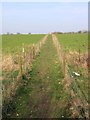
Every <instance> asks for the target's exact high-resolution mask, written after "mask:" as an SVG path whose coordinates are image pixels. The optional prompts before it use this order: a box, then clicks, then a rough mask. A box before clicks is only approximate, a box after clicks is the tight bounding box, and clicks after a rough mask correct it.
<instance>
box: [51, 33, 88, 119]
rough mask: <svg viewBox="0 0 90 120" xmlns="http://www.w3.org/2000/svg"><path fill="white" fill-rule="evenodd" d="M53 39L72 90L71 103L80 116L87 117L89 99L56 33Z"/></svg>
mask: <svg viewBox="0 0 90 120" xmlns="http://www.w3.org/2000/svg"><path fill="white" fill-rule="evenodd" d="M52 40H53V43H54V45H55V47H56V49H57V53H58V57H59V62H60V64H62V67H63V70H64V77H65V79H66V81H67V85H68V86H67V87H68V90H70V97H71V104H72V106H73V105H74V107H75V109H76V110H77V111H78V113H79V117H80V118H85V119H86V118H89V109H88V100H87V99H86V97H85V95H84V93H83V92H82V91H81V89H80V88H79V85H78V83H77V82H76V79H75V78H73V77H72V74H71V72H70V69H69V67H68V64H67V63H66V55H65V54H66V53H65V52H62V49H61V46H60V43H59V41H58V39H57V37H56V36H55V34H52ZM79 54H80V51H79ZM79 60H80V56H79ZM72 112H73V111H72Z"/></svg>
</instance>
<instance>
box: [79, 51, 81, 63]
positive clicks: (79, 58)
mask: <svg viewBox="0 0 90 120" xmlns="http://www.w3.org/2000/svg"><path fill="white" fill-rule="evenodd" d="M80 61H81V59H80V49H79V62H80Z"/></svg>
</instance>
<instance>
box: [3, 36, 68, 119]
mask: <svg viewBox="0 0 90 120" xmlns="http://www.w3.org/2000/svg"><path fill="white" fill-rule="evenodd" d="M29 74H30V76H31V80H29V81H27V80H26V82H27V85H25V86H24V85H23V84H22V86H21V87H20V88H19V89H18V90H17V93H16V96H15V97H14V98H13V101H12V102H11V103H9V105H8V108H7V109H8V111H7V112H6V113H5V112H4V111H5V110H6V109H5V108H6V107H5V108H4V109H3V114H4V115H3V116H4V117H10V118H11V117H21V118H40V117H41V118H49V117H50V118H61V117H62V116H64V117H66V118H67V117H70V110H69V107H70V106H69V104H68V100H69V94H68V91H67V92H66V91H65V89H64V85H65V81H64V82H63V79H64V76H63V73H62V70H61V66H60V64H59V61H58V56H57V52H56V49H55V47H54V45H53V43H52V40H51V36H49V37H48V40H47V41H46V44H45V45H44V46H43V47H42V49H41V52H40V55H39V56H37V58H36V59H35V60H34V62H33V69H32V71H31V72H30V73H29ZM23 82H25V81H23V80H22V83H23Z"/></svg>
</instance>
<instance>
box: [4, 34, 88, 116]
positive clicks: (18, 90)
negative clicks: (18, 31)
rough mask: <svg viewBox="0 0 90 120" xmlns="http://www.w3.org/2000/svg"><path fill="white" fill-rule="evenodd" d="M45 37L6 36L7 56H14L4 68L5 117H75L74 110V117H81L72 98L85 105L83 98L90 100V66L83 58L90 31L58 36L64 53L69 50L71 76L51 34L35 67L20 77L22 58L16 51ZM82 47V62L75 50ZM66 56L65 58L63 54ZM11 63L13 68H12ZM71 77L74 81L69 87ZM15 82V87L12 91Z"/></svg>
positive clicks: (36, 57) (5, 51)
mask: <svg viewBox="0 0 90 120" xmlns="http://www.w3.org/2000/svg"><path fill="white" fill-rule="evenodd" d="M44 36H45V35H43V34H42V35H4V36H3V40H2V42H3V53H4V55H5V56H6V58H8V56H9V57H10V59H9V58H8V59H6V58H5V59H6V62H5V63H4V64H5V67H6V68H7V69H5V68H3V72H2V73H3V74H2V77H3V81H2V84H3V86H4V88H5V94H4V99H3V112H2V114H3V117H4V118H5V117H7V118H68V117H70V118H72V116H73V115H72V113H75V115H74V117H79V115H78V114H77V112H76V111H74V110H76V107H75V106H73V105H72V103H71V101H73V100H74V102H76V103H78V102H77V100H76V99H77V98H78V99H79V100H80V102H81V103H80V104H79V105H81V104H82V99H83V100H84V99H85V102H86V101H88V72H87V69H88V68H87V66H84V64H85V63H86V59H84V60H83V58H84V57H85V55H86V54H84V53H86V52H87V47H88V36H87V34H60V35H58V34H57V35H56V36H57V38H58V40H59V42H60V45H61V49H62V50H61V51H60V52H62V53H63V52H64V51H66V57H65V62H66V63H65V64H67V67H68V72H67V74H68V75H69V76H70V79H69V78H65V74H64V71H63V70H64V65H63V63H61V62H60V61H59V55H58V52H57V49H56V47H55V46H54V44H53V40H52V35H49V36H48V38H47V41H46V42H45V44H43V45H42V47H41V49H40V52H39V54H38V55H36V56H35V58H33V62H32V69H29V70H28V71H27V73H26V72H25V73H24V75H23V77H22V78H21V79H17V76H18V73H19V71H20V69H19V67H20V61H19V57H16V54H12V53H18V52H19V51H20V50H22V47H23V45H22V44H24V47H25V49H27V48H28V47H29V45H32V44H37V43H38V42H40V40H42V38H43V37H44ZM79 49H80V62H78V54H76V53H75V51H76V52H77V53H78V51H79ZM26 51H27V50H26ZM70 52H72V54H70ZM8 53H10V55H9V54H8ZM81 53H82V55H81ZM86 57H87V56H86ZM12 58H13V59H12ZM16 58H17V59H16ZM28 59H29V60H30V58H28ZM62 59H63V60H64V58H63V57H62ZM7 60H8V61H7ZM82 60H83V61H82ZM10 61H11V63H10ZM12 61H13V62H12ZM17 61H19V62H17ZM13 64H14V66H13ZM26 64H27V61H26ZM29 65H30V64H29ZM11 66H12V69H10V70H9V67H11ZM30 67H31V66H30ZM67 67H66V69H67ZM25 69H26V68H25ZM73 72H77V73H79V74H80V76H75V75H74V74H73ZM72 76H73V77H72ZM28 78H29V79H28ZM67 80H68V81H70V80H71V81H70V83H71V84H70V86H69V87H67V84H68V83H67ZM13 83H15V86H14V87H15V89H13V90H12V88H14V87H13V85H14V84H13ZM72 89H73V90H74V92H75V97H74V98H73V97H72V96H71V94H70V92H71V90H72ZM3 91H4V90H3ZM11 91H12V92H11ZM8 93H11V94H10V95H9V94H8ZM13 93H15V94H13ZM84 104H85V103H84ZM79 105H78V106H79ZM71 109H72V110H71ZM80 110H81V109H80ZM79 114H80V115H81V113H79Z"/></svg>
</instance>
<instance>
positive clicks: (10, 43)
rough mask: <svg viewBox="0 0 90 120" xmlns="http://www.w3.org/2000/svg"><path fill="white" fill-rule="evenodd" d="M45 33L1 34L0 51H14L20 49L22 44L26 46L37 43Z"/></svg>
mask: <svg viewBox="0 0 90 120" xmlns="http://www.w3.org/2000/svg"><path fill="white" fill-rule="evenodd" d="M44 36H45V35H44V34H40V35H39V34H31V35H22V34H21V35H2V52H3V53H5V54H7V53H16V52H19V51H21V50H22V47H23V44H24V47H25V48H27V47H29V46H30V45H32V44H36V43H38V42H39V41H40V40H41V39H42V38H43V37H44Z"/></svg>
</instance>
